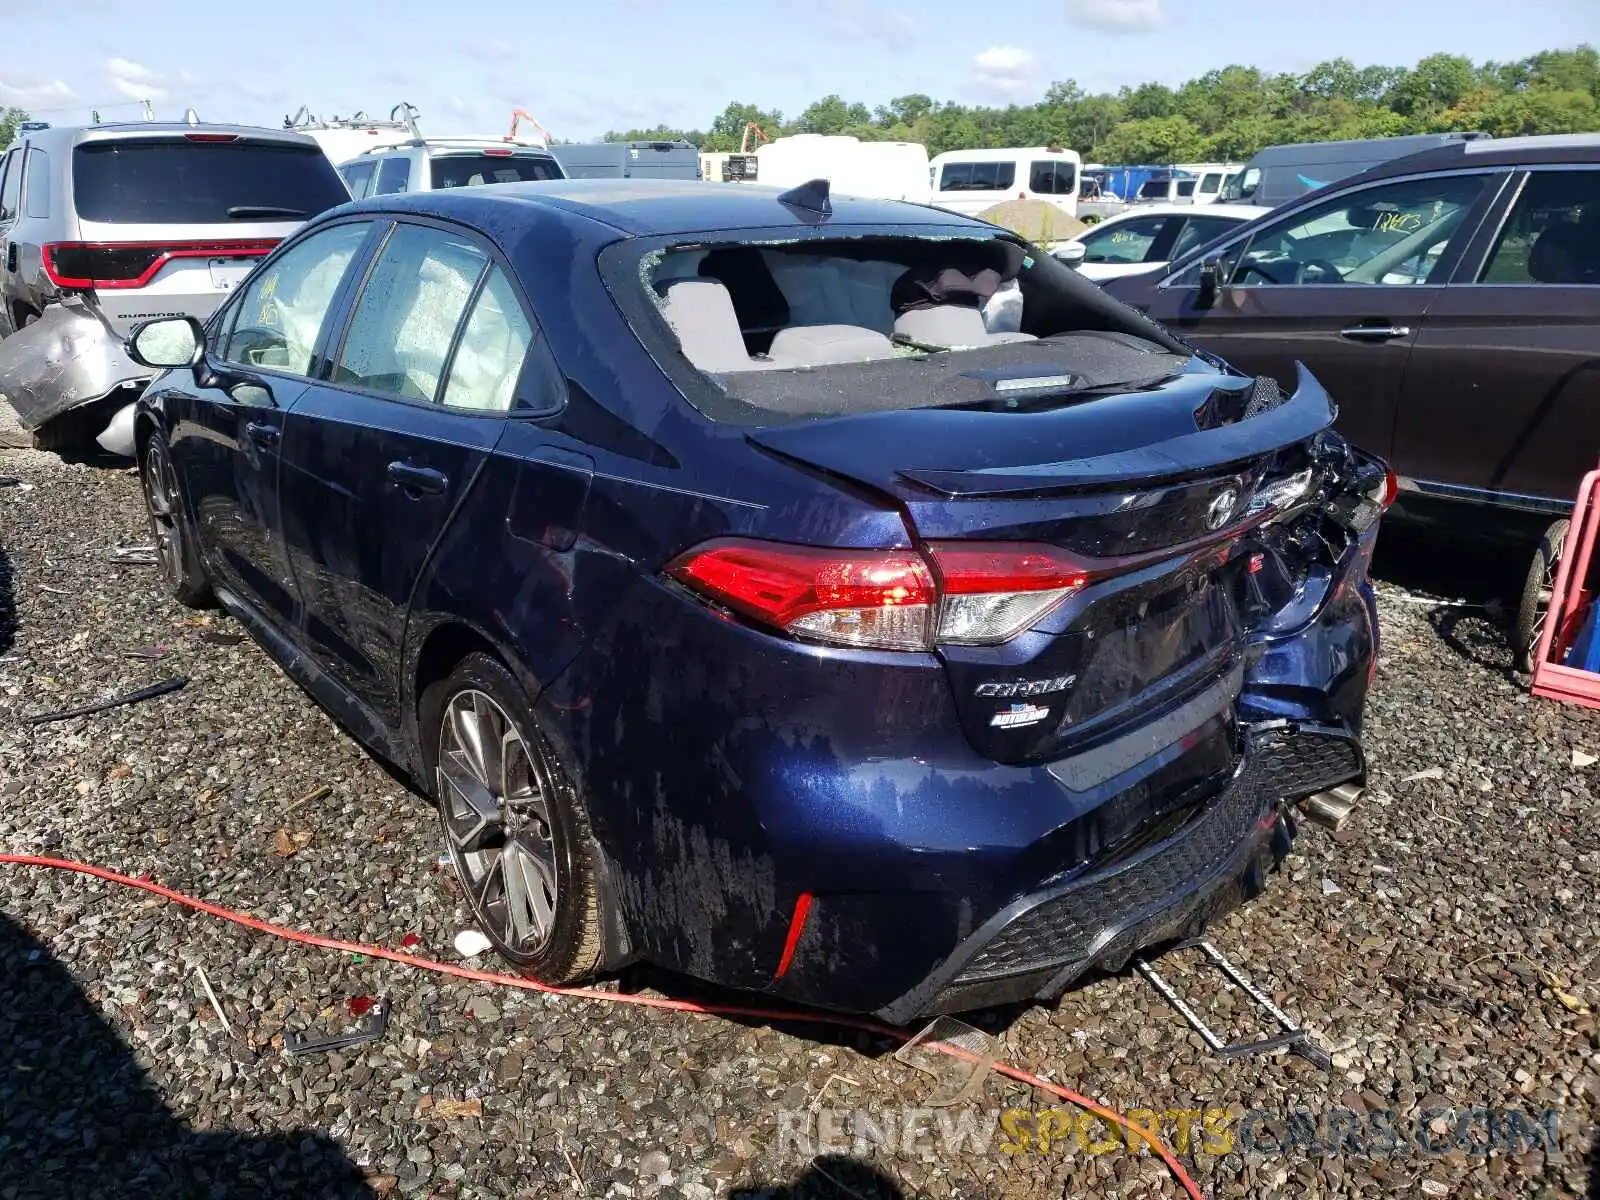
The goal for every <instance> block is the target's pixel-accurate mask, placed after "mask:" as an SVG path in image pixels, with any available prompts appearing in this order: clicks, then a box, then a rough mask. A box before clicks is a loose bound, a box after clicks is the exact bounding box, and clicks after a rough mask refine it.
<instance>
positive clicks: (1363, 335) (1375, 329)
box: [1339, 325, 1411, 342]
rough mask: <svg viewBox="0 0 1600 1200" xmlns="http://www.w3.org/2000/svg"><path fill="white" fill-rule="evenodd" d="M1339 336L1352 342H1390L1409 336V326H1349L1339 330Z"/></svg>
mask: <svg viewBox="0 0 1600 1200" xmlns="http://www.w3.org/2000/svg"><path fill="white" fill-rule="evenodd" d="M1339 336H1340V337H1342V338H1349V339H1350V340H1351V341H1353V342H1392V341H1394V340H1395V338H1408V337H1410V336H1411V327H1410V326H1409V325H1351V326H1348V327H1347V328H1345V329H1341V330H1339Z"/></svg>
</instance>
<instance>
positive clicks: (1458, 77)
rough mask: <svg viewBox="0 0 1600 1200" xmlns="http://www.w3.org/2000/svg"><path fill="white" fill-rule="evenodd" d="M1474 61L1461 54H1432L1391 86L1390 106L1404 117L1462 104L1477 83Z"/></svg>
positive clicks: (1424, 114) (1426, 113) (1424, 115)
mask: <svg viewBox="0 0 1600 1200" xmlns="http://www.w3.org/2000/svg"><path fill="white" fill-rule="evenodd" d="M1478 78H1479V77H1478V70H1477V68H1476V67H1474V66H1473V65H1472V60H1471V59H1469V58H1462V57H1461V56H1460V55H1458V54H1430V55H1428V57H1427V58H1425V59H1423V60H1422V61H1421V62H1419V63H1418V64H1417V65H1416V66H1415V67H1413V68H1412V69H1411V70H1410V71H1407V72H1406V73H1405V75H1404V76H1403V77H1402V78H1400V79H1398V80H1397V81H1396V82H1395V84H1394V86H1393V87H1392V88H1390V89H1389V95H1388V101H1389V107H1390V108H1392V109H1394V110H1395V111H1396V112H1398V113H1400V114H1401V115H1403V116H1408V117H1426V116H1427V115H1428V114H1430V113H1435V112H1438V111H1440V110H1442V109H1446V108H1453V107H1454V106H1455V105H1457V104H1459V103H1461V101H1462V100H1463V99H1465V97H1466V96H1467V94H1468V93H1469V92H1471V91H1472V90H1473V89H1474V88H1475V87H1476V86H1477V85H1478Z"/></svg>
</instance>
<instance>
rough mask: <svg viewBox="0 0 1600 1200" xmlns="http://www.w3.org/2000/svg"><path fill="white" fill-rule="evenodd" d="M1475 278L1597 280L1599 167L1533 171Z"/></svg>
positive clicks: (1490, 280) (1599, 258) (1527, 281)
mask: <svg viewBox="0 0 1600 1200" xmlns="http://www.w3.org/2000/svg"><path fill="white" fill-rule="evenodd" d="M1478 282H1480V283H1524V284H1531V283H1554V284H1566V285H1574V284H1577V285H1582V284H1590V285H1597V286H1600V170H1587V171H1536V172H1534V174H1533V175H1532V176H1531V177H1530V178H1529V179H1528V181H1527V183H1526V184H1525V185H1524V186H1523V188H1522V191H1521V193H1520V194H1519V195H1518V196H1517V202H1516V206H1515V207H1514V208H1512V210H1511V216H1510V218H1509V219H1508V220H1507V221H1506V223H1505V225H1504V227H1503V228H1502V229H1501V231H1500V237H1499V240H1498V241H1496V243H1495V247H1494V252H1493V253H1492V254H1490V255H1489V260H1488V262H1487V263H1486V264H1485V265H1484V269H1483V273H1482V275H1480V276H1479V279H1478Z"/></svg>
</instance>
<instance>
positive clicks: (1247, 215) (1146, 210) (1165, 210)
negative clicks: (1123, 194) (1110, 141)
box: [1079, 203, 1267, 237]
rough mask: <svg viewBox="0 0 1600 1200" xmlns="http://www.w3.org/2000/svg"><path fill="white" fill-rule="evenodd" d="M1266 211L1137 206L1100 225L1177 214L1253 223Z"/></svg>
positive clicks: (1234, 207) (1235, 207)
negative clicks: (1233, 219) (1236, 219)
mask: <svg viewBox="0 0 1600 1200" xmlns="http://www.w3.org/2000/svg"><path fill="white" fill-rule="evenodd" d="M1266 211H1267V210H1266V209H1264V208H1260V207H1258V206H1257V205H1254V204H1165V203H1156V204H1135V205H1134V206H1133V207H1132V208H1125V209H1123V210H1122V211H1121V212H1119V213H1117V214H1116V215H1114V216H1110V217H1107V218H1106V219H1105V220H1103V221H1101V222H1100V224H1101V225H1110V224H1112V223H1113V222H1117V221H1125V220H1127V219H1128V218H1130V217H1166V216H1172V215H1173V214H1175V213H1182V214H1184V215H1185V216H1193V217H1236V218H1238V219H1239V220H1241V221H1253V220H1255V219H1256V218H1257V217H1259V216H1260V215H1261V214H1262V213H1264V212H1266ZM1093 229H1094V227H1093V226H1091V227H1090V228H1089V229H1085V230H1084V231H1083V232H1084V233H1091V232H1093ZM1079 236H1080V237H1081V236H1082V234H1080V235H1079Z"/></svg>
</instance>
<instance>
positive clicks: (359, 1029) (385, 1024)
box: [283, 996, 389, 1054]
mask: <svg viewBox="0 0 1600 1200" xmlns="http://www.w3.org/2000/svg"><path fill="white" fill-rule="evenodd" d="M388 1031H389V997H387V996H380V997H378V1003H377V1004H376V1005H374V1006H373V1008H372V1010H371V1012H369V1013H368V1014H367V1015H366V1016H364V1017H362V1018H361V1019H360V1020H359V1021H357V1022H356V1023H355V1024H354V1025H352V1026H351V1027H350V1028H349V1029H347V1030H345V1032H343V1033H332V1034H316V1033H311V1032H307V1033H285V1034H284V1035H283V1048H284V1050H286V1051H287V1052H288V1053H290V1054H325V1053H327V1052H329V1051H332V1050H348V1049H349V1048H350V1047H351V1046H363V1045H365V1044H366V1043H368V1042H375V1041H377V1040H378V1039H379V1038H381V1037H382V1036H383V1035H384V1034H385V1033H387V1032H388Z"/></svg>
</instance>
